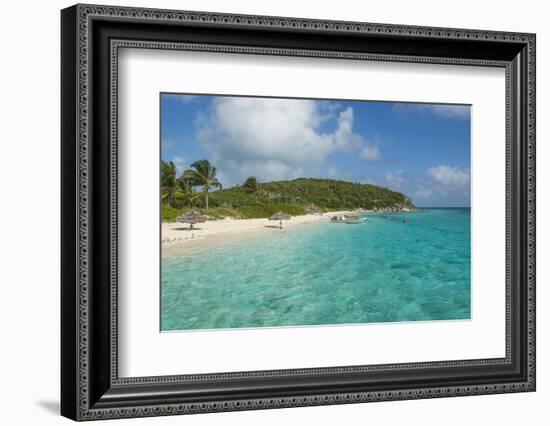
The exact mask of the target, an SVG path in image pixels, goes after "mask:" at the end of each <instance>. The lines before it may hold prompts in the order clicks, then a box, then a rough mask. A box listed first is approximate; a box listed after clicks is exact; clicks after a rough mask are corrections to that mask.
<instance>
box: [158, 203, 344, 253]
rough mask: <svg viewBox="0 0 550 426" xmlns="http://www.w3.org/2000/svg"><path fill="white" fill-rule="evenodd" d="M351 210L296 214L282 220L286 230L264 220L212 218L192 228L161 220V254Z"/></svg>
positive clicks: (326, 218) (325, 218)
mask: <svg viewBox="0 0 550 426" xmlns="http://www.w3.org/2000/svg"><path fill="white" fill-rule="evenodd" d="M343 213H348V212H347V211H343V212H328V213H323V214H307V215H303V216H293V217H292V218H291V219H290V220H284V221H283V229H282V230H281V229H279V222H278V221H272V220H268V219H267V218H262V219H231V218H225V219H220V220H209V221H207V222H204V223H197V224H195V225H194V226H193V229H190V228H189V225H188V224H187V223H178V222H175V223H166V222H164V223H162V256H163V257H167V256H177V255H179V254H183V253H185V252H186V251H188V250H193V249H197V248H208V247H212V246H216V245H219V244H223V243H226V242H231V241H237V240H242V239H249V238H256V237H261V236H266V235H270V234H273V233H277V232H292V230H293V229H295V228H297V227H300V226H305V225H307V224H313V223H319V222H327V221H329V220H330V218H331V217H332V216H334V215H337V214H343Z"/></svg>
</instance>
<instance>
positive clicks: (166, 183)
mask: <svg viewBox="0 0 550 426" xmlns="http://www.w3.org/2000/svg"><path fill="white" fill-rule="evenodd" d="M160 186H161V189H162V193H163V196H162V199H163V200H164V199H167V201H168V203H169V204H172V203H173V202H174V192H175V190H176V166H175V164H174V163H173V162H172V161H170V162H168V163H167V162H166V161H162V160H161V175H160Z"/></svg>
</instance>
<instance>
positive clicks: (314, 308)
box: [161, 209, 470, 331]
mask: <svg viewBox="0 0 550 426" xmlns="http://www.w3.org/2000/svg"><path fill="white" fill-rule="evenodd" d="M404 218H406V219H407V221H408V222H407V223H404V222H403V219H404ZM469 318H470V209H428V210H425V211H419V212H414V213H391V214H385V215H384V214H378V215H370V216H368V220H367V222H366V223H363V224H359V225H346V224H332V223H330V222H328V219H327V222H324V223H320V224H314V225H305V226H303V227H300V228H294V229H292V230H289V231H288V232H281V233H273V234H272V235H269V236H265V237H264V236H262V237H260V238H256V239H254V240H249V241H239V242H235V243H230V244H225V245H223V246H220V247H218V248H216V249H213V250H212V249H209V250H207V251H195V252H193V253H190V254H186V255H184V256H180V257H170V258H165V259H163V261H162V286H161V329H162V330H164V331H168V330H196V329H216V328H241V327H279V326H299V325H321V324H357V323H373V322H394V321H426V320H455V319H469Z"/></svg>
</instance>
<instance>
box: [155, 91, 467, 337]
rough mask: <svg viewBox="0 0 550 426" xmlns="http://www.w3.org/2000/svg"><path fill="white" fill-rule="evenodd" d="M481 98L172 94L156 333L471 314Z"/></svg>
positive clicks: (163, 172)
mask: <svg viewBox="0 0 550 426" xmlns="http://www.w3.org/2000/svg"><path fill="white" fill-rule="evenodd" d="M470 125H471V108H470V106H469V105H455V104H452V105H451V104H435V103H434V104H431V103H406V102H381V101H368V100H340V99H337V100H334V99H296V98H274V97H251V96H228V95H206V94H179V93H161V95H160V127H161V128H160V168H159V174H160V188H159V193H160V196H159V209H160V215H161V224H160V235H159V238H160V246H161V280H160V281H161V282H160V300H161V306H160V313H161V314H160V330H161V331H163V332H169V331H192V330H223V329H245V328H258V327H298V326H327V325H353V324H370V323H395V322H414V321H448V320H469V319H471V276H470V275H471V274H470V269H471V259H470V257H471V247H470V244H471V228H470V220H471V218H470V216H471V215H470V208H471V205H470V192H471V191H470V143H471V141H470V139H471V136H470V132H471V129H470Z"/></svg>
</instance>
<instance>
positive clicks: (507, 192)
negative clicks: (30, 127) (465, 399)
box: [61, 5, 535, 420]
mask: <svg viewBox="0 0 550 426" xmlns="http://www.w3.org/2000/svg"><path fill="white" fill-rule="evenodd" d="M61 27H62V40H61V43H62V45H61V47H62V76H61V77H62V93H61V97H62V123H61V126H62V153H61V155H62V283H61V285H62V289H61V305H62V312H61V315H62V330H61V332H62V359H61V363H62V377H61V383H62V391H61V411H62V414H63V415H64V416H66V417H69V418H71V419H74V420H93V419H105V418H121V417H141V416H157V415H170V414H187V413H204V412H215V411H229V410H243V409H265V408H277V407H292V406H307V405H321V404H343V403H354V402H368V401H381V400H399V399H416V398H436V397H445V396H466V395H478V394H489V393H504V392H520V391H534V390H535V189H534V188H535V36H534V35H533V34H519V33H504V32H494V31H479V30H462V29H447V28H424V27H412V26H401V25H386V24H383V25H382V24H369V23H357V22H335V21H319V20H306V19H293V18H280V17H263V16H242V15H226V14H215V13H202V12H184V11H168V10H155V9H138V8H128V7H104V6H95V5H93V6H92V5H76V6H73V7H70V8H68V9H64V10H63V11H62V13H61Z"/></svg>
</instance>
